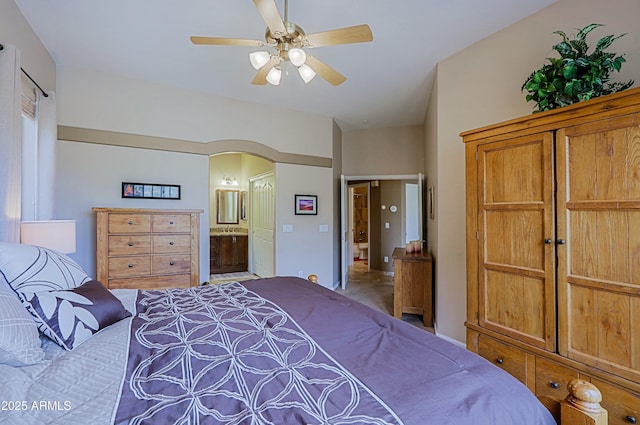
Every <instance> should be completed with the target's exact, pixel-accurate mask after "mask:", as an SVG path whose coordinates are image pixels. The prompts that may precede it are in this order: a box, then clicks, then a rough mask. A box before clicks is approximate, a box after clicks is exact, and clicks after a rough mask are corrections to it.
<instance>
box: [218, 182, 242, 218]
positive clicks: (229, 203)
mask: <svg viewBox="0 0 640 425" xmlns="http://www.w3.org/2000/svg"><path fill="white" fill-rule="evenodd" d="M239 192H240V191H238V190H226V189H217V190H216V200H217V209H218V220H217V223H218V224H238V194H239Z"/></svg>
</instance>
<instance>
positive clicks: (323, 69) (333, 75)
mask: <svg viewBox="0 0 640 425" xmlns="http://www.w3.org/2000/svg"><path fill="white" fill-rule="evenodd" d="M305 64H306V65H308V66H309V68H311V69H313V70H314V71H315V72H316V74H318V75H319V76H321V77H322V78H324V79H325V80H327V81H328V82H329V84H332V85H334V86H338V85H340V84H342V83H344V82H345V81H346V80H347V77H345V76H344V75H342V74H340V73H339V72H338V71H336V70H335V69H333V68H331V67H330V66H329V65H327V64H326V63H324V62H322V61H320V60H318V59H316V58H315V57H313V56H311V55H310V54H308V53H307V60H306V61H305Z"/></svg>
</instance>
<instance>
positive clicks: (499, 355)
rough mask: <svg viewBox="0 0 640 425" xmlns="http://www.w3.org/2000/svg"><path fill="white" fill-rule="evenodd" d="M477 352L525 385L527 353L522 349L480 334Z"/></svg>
mask: <svg viewBox="0 0 640 425" xmlns="http://www.w3.org/2000/svg"><path fill="white" fill-rule="evenodd" d="M478 354H479V355H481V356H482V357H484V358H485V359H487V360H489V361H490V362H491V363H493V364H494V365H496V366H498V367H499V368H501V369H503V370H505V371H506V372H508V373H510V374H511V375H513V376H514V377H516V378H517V379H518V380H519V381H520V382H522V383H523V384H525V385H526V383H527V355H526V353H525V352H524V351H522V350H519V349H517V348H515V347H512V346H510V345H507V344H503V343H501V342H499V341H496V340H495V339H493V338H491V337H488V336H486V335H482V334H481V335H480V336H478Z"/></svg>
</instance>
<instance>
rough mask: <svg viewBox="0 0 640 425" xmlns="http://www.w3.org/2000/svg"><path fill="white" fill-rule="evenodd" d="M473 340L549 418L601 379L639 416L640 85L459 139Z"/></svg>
mask: <svg viewBox="0 0 640 425" xmlns="http://www.w3.org/2000/svg"><path fill="white" fill-rule="evenodd" d="M462 137H463V140H464V142H465V144H466V172H467V174H466V185H467V283H468V285H467V297H468V299H467V322H466V325H467V346H468V348H469V349H471V350H473V351H475V352H477V353H479V354H480V355H482V356H484V357H485V358H487V359H488V360H490V361H492V362H494V363H495V364H496V365H497V366H499V367H501V368H503V369H505V370H506V371H508V372H509V373H511V374H512V375H514V376H515V377H516V378H518V379H519V380H521V381H522V382H523V383H525V384H526V385H527V386H528V387H529V388H530V389H531V390H532V391H533V392H534V393H535V394H536V395H537V396H538V397H539V399H540V400H541V401H542V402H543V403H544V404H545V405H546V406H547V407H548V408H549V409H550V410H551V412H552V413H553V414H554V415H555V416H556V417H557V416H558V413H559V401H560V400H561V399H563V398H564V397H565V396H566V395H567V389H566V388H567V382H568V381H569V380H570V379H572V378H575V377H580V378H581V379H584V380H587V381H591V382H592V383H594V384H596V386H598V388H599V389H600V390H601V392H602V395H603V402H602V406H603V407H604V408H605V409H607V410H608V411H609V424H611V425H621V424H629V423H637V421H640V325H639V324H640V89H632V90H627V91H623V92H620V93H616V94H613V95H609V96H605V97H601V98H597V99H593V100H590V101H586V102H582V103H580V104H576V105H573V106H569V107H566V108H561V109H557V110H554V111H549V112H544V113H539V114H534V115H530V116H527V117H523V118H520V119H514V120H511V121H507V122H504V123H500V124H497V125H493V126H488V127H484V128H481V129H477V130H473V131H468V132H465V133H463V134H462Z"/></svg>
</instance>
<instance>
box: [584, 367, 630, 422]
mask: <svg viewBox="0 0 640 425" xmlns="http://www.w3.org/2000/svg"><path fill="white" fill-rule="evenodd" d="M591 383H592V384H594V385H595V386H596V387H598V389H599V390H600V392H601V393H602V403H600V404H601V405H602V407H604V408H605V409H607V411H608V412H609V425H629V424H635V423H640V395H639V394H634V393H632V392H629V391H628V390H623V389H621V388H618V387H615V386H613V385H611V384H608V383H605V382H603V381H600V380H598V379H595V378H592V379H591Z"/></svg>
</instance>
